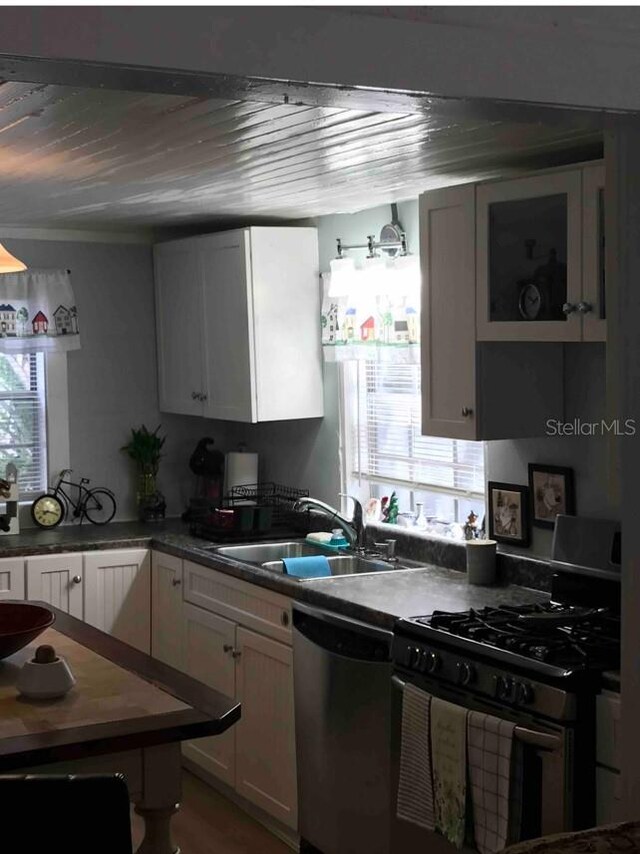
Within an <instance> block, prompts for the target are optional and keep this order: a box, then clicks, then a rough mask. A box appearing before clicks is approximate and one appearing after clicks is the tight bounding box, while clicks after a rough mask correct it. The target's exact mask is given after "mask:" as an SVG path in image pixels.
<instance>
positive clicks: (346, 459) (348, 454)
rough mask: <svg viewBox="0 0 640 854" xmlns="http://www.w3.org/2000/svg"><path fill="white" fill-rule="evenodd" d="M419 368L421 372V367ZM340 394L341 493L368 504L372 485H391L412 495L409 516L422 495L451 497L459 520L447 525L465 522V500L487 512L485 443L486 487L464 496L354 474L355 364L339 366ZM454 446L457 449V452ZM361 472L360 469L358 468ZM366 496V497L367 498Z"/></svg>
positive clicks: (438, 488)
mask: <svg viewBox="0 0 640 854" xmlns="http://www.w3.org/2000/svg"><path fill="white" fill-rule="evenodd" d="M416 367H418V368H420V365H417V366H416ZM338 368H339V370H338V390H339V397H340V399H339V454H340V484H341V492H342V493H348V492H349V491H351V493H352V494H354V493H355V495H356V497H359V498H360V499H361V500H363V501H364V500H366V499H368V498H369V497H370V490H369V486H370V484H374V483H378V484H381V485H389V486H391V487H395V488H396V489H397V490H404V491H407V492H409V495H410V506H409V508H401V509H406V510H409V511H410V512H415V511H416V504H417V503H418V502H420V503H423V502H422V499H421V498H420V495H421V494H428V493H433V494H442V495H446V496H449V497H451V499H452V500H453V501H454V502H456V505H455V506H456V514H455V515H456V516H457V517H458V518H457V519H451V520H445V521H447V522H448V524H462V523H463V521H464V520H462V519H461V518H460V513H459V512H458V510H457V507H458V504H459V502H460V501H463V500H471V501H473V500H476V501H477V502H478V505H479V506H480V505H481V506H482V507H483V508H485V512H486V494H485V488H484V481H485V480H486V444H485V443H484V442H480V443H479V444H481V445H482V450H483V474H484V475H485V476H484V477H483V487H482V489H481V490H478V491H477V492H476V491H468V492H467V491H464V493H462V492H460V490H455V491H452V490H451V489H448V488H447V487H444V486H441V485H435V484H434V485H432V486H431V487H429V489H420V488H417V485H413V484H411V483H409V482H408V481H405V480H397V481H394V480H393V478H384V477H376V476H375V475H368V476H366V477H362V478H359V477H358V474H357V473H356V472H354V471H352V466H351V465H350V461H351V460H352V459H354V457H355V455H356V454H357V453H359V451H360V448H359V447H358V448H357V449H356V448H354V447H353V445H354V436H353V435H352V434H353V431H352V430H351V429H350V428H351V425H350V416H349V413H348V412H347V408H348V401H347V394H348V393H349V389H348V384H349V383H350V382H352V381H353V380H352V377H351V376H350V375H353V374H355V376H356V382H359V379H360V378H359V371H358V366H357V365H356V364H355V362H344V363H341V364H339V365H338ZM355 394H356V395H358V397H359V395H360V391H359V389H357V388H356V389H355ZM450 441H451V442H453V443H456V442H458V441H461V440H457V439H451V440H450ZM455 447H456V446H455V444H454V448H455ZM358 468H361V466H360V465H358ZM365 493H366V494H365ZM342 509H343V511H345V512H348V510H349V508H348V502H346V500H345V499H343V507H342ZM411 530H412V529H411V528H408V529H407V531H408V532H410V531H411Z"/></svg>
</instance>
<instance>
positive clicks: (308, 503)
mask: <svg viewBox="0 0 640 854" xmlns="http://www.w3.org/2000/svg"><path fill="white" fill-rule="evenodd" d="M340 497H341V498H350V499H351V500H352V501H353V518H352V519H350V520H349V519H345V518H344V517H343V516H341V515H340V513H339V511H338V510H336V509H335V508H334V507H331V505H329V504H325V503H324V501H320V499H319V498H311V497H310V496H307V497H305V498H299V499H298V500H297V501H296V503H295V504H294V505H293V509H294V510H305V509H306V508H308V507H315V508H316V509H317V510H322V512H323V513H324V514H325V515H326V516H328V517H329V518H330V521H331V522H335V523H336V524H337V525H338V526H339V527H340V528H341V529H342V530H343V531H344V534H345V537H346V538H347V540H348V541H349V545H350V546H351V548H353V549H356V550H357V551H364V549H365V530H366V529H365V523H364V511H363V509H362V504H361V503H360V502H359V501H358V499H357V498H355V496H353V495H346V494H345V493H344V492H341V493H340Z"/></svg>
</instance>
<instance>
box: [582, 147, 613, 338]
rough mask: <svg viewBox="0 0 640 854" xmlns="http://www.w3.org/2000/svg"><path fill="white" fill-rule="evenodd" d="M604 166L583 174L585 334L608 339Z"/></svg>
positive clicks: (588, 170) (591, 167) (583, 308)
mask: <svg viewBox="0 0 640 854" xmlns="http://www.w3.org/2000/svg"><path fill="white" fill-rule="evenodd" d="M604 181H605V171H604V164H602V163H599V164H598V165H596V166H588V167H586V168H585V169H583V171H582V216H583V232H582V303H581V308H582V310H583V311H582V314H583V318H582V335H583V338H584V340H585V341H606V340H607V314H606V301H605V294H606V291H605V266H604V214H605V211H604Z"/></svg>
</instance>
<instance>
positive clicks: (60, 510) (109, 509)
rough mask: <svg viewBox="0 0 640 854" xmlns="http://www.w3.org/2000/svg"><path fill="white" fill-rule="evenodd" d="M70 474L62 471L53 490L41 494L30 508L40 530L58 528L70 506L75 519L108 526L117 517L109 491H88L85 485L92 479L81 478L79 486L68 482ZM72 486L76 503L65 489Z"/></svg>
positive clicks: (100, 488)
mask: <svg viewBox="0 0 640 854" xmlns="http://www.w3.org/2000/svg"><path fill="white" fill-rule="evenodd" d="M68 474H71V469H63V470H62V471H61V472H60V475H59V477H58V481H57V483H56V485H55V486H54V487H53V489H50V490H49V491H48V492H45V493H44V494H43V495H39V496H38V497H37V498H36V500H35V501H34V502H33V504H32V505H31V517H32V519H33V521H34V522H35V523H36V525H38V526H39V527H40V528H55V526H56V525H59V524H60V522H62V521H63V520H64V518H65V517H66V515H67V513H68V510H69V508H70V507H73V517H74V519H77V518H79V519H80V523H81V524H82V520H83V519H85V518H86V519H88V520H89V521H90V522H92V523H93V524H94V525H106V524H107V522H110V521H111V520H112V519H113V517H114V516H115V514H116V499H115V496H114V494H113V493H112V492H111V490H109V489H105V488H104V487H98V488H97V489H87V487H86V486H85V484H87V483H89V478H87V477H81V478H80V483H73V481H71V480H65V479H64V478H65V475H68ZM63 485H64V486H70V487H73V488H74V489H77V490H78V498H77V501H74V500H73V498H72V497H71V496H70V495H69V493H68V492H67V491H66V490H65V489H64V488H63Z"/></svg>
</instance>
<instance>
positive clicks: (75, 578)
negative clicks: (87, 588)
mask: <svg viewBox="0 0 640 854" xmlns="http://www.w3.org/2000/svg"><path fill="white" fill-rule="evenodd" d="M71 580H72V581H73V583H74V584H80V582H81V581H82V579H81V578H80V576H79V575H74V576H73V578H72V579H71Z"/></svg>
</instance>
